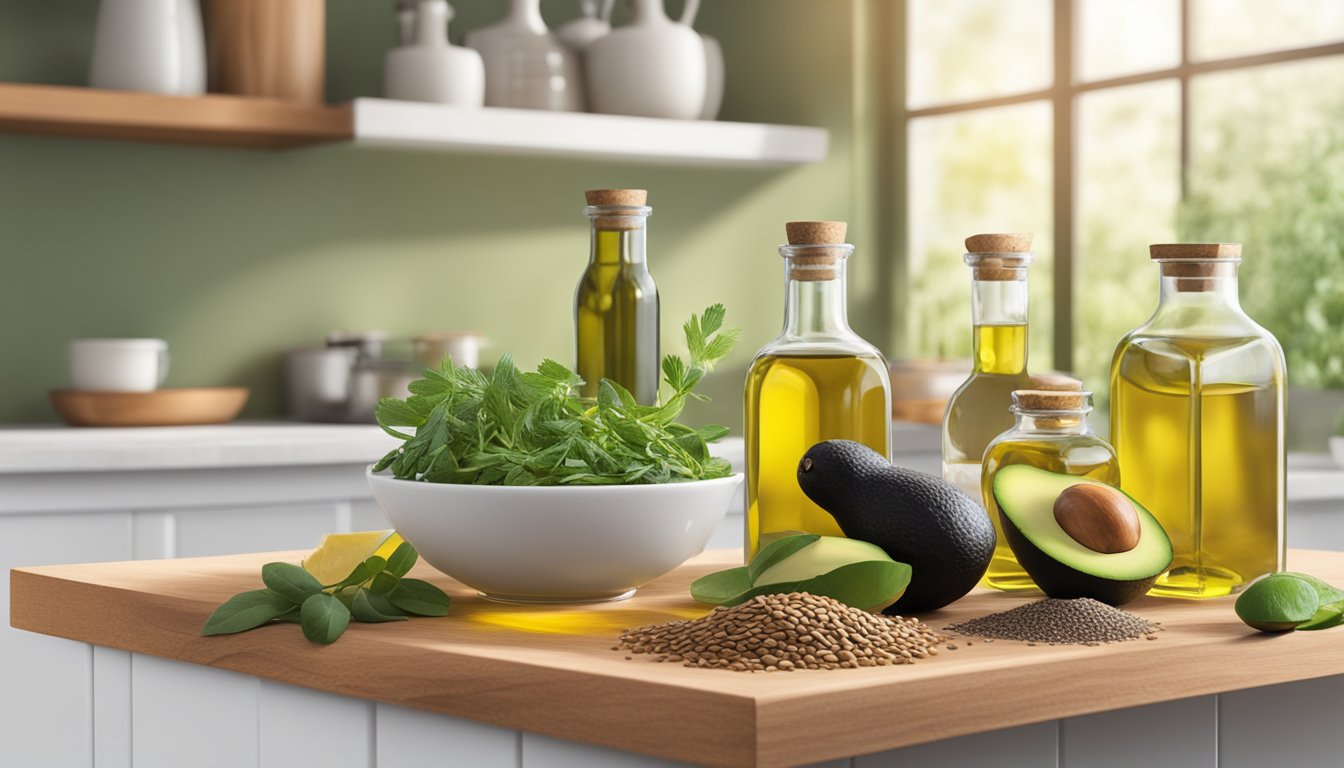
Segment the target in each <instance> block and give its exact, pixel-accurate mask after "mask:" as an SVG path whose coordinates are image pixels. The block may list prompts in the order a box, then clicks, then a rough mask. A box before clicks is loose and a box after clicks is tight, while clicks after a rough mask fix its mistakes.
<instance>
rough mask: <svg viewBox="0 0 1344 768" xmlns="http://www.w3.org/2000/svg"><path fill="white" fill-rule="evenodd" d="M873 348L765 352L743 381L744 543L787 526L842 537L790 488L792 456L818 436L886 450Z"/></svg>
mask: <svg viewBox="0 0 1344 768" xmlns="http://www.w3.org/2000/svg"><path fill="white" fill-rule="evenodd" d="M889 386H890V385H889V384H888V383H887V373H886V363H885V362H884V361H883V360H882V358H881V357H880V356H877V355H851V354H845V355H820V356H789V355H782V354H781V355H775V354H765V355H762V356H761V357H758V358H757V359H756V361H755V362H754V363H753V364H752V367H751V372H750V373H749V374H748V377H747V386H746V433H747V467H748V471H747V505H748V506H747V549H748V557H750V556H751V555H754V554H755V553H756V551H757V549H758V548H759V547H760V546H761V545H762V544H768V543H769V542H770V541H771V539H772V537H773V536H778V535H781V534H784V533H787V532H799V531H803V532H807V533H819V534H823V535H827V536H843V535H844V533H842V532H841V531H840V527H839V526H838V525H836V522H835V519H834V518H832V517H831V515H830V513H828V512H827V511H826V510H824V509H822V508H821V507H819V506H817V505H816V504H814V503H812V501H811V500H810V499H808V498H807V496H806V495H804V494H803V492H802V489H800V488H799V487H798V462H799V461H800V460H801V459H802V457H803V454H804V453H806V452H807V449H808V448H811V447H812V446H813V445H815V444H816V443H819V442H821V441H823V440H837V439H844V440H855V441H858V442H861V443H863V444H865V445H867V446H868V447H870V448H872V449H873V450H875V451H877V452H878V453H881V454H882V455H884V456H889V455H890V453H891V446H890V442H891V397H890V394H889Z"/></svg>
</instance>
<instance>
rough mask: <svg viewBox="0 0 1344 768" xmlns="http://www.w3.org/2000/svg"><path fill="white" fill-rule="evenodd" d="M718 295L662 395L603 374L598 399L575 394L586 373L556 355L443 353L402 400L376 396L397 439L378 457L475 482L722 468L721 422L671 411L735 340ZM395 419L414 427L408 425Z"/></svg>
mask: <svg viewBox="0 0 1344 768" xmlns="http://www.w3.org/2000/svg"><path fill="white" fill-rule="evenodd" d="M723 319H724V309H723V306H722V305H721V304H715V305H714V306H712V307H710V308H709V309H706V310H705V312H704V314H703V315H700V316H696V315H691V319H690V320H689V321H688V322H687V323H686V324H685V326H683V327H684V330H685V332H686V344H687V347H688V349H689V351H690V362H689V363H688V362H687V361H685V360H683V359H682V358H680V357H677V356H675V355H668V356H666V357H664V358H663V364H662V369H663V377H664V382H665V384H666V385H667V386H666V390H665V394H666V397H665V398H664V399H662V400H661V402H660V403H659V404H658V405H640V404H638V403H636V402H635V398H634V396H632V395H631V394H630V393H629V392H628V391H626V389H625V388H624V387H622V386H621V385H619V384H617V383H615V382H613V381H609V380H607V379H603V380H602V383H601V384H600V386H599V388H598V396H597V401H596V402H593V401H591V400H583V399H580V398H579V397H578V394H577V392H578V388H579V386H580V385H581V384H582V383H583V380H582V379H581V378H579V376H578V375H577V374H575V373H574V372H573V371H571V370H569V369H568V368H566V367H565V366H563V365H561V364H560V363H557V362H555V361H554V360H546V361H545V362H543V363H542V364H541V365H540V366H538V367H537V370H536V371H534V372H526V373H525V372H521V371H519V370H518V368H517V366H516V365H515V364H514V362H513V359H512V358H511V357H508V356H505V357H504V358H503V359H501V360H500V361H499V364H498V365H497V366H495V369H494V371H493V372H492V373H491V374H489V375H486V374H484V373H481V372H480V371H476V370H473V369H470V368H459V367H456V366H454V365H453V364H452V361H451V360H448V359H444V361H443V364H442V365H441V366H440V367H439V369H438V370H426V371H425V378H423V379H420V380H418V381H415V382H412V383H411V385H410V390H411V396H410V397H408V398H406V399H405V400H399V399H395V398H385V399H384V400H383V401H382V402H380V403H378V409H377V416H378V423H379V424H381V425H382V427H383V429H384V430H386V431H387V432H388V434H391V435H392V436H394V437H397V438H400V439H402V440H404V441H405V443H404V444H403V445H401V446H400V447H399V448H397V449H396V450H394V451H392V452H391V453H389V454H387V455H386V456H384V457H383V459H382V460H381V461H379V462H378V463H377V465H375V466H374V471H382V470H384V469H389V468H390V469H391V470H392V475H393V477H396V478H399V479H402V480H423V481H427V482H431V483H458V484H475V485H613V484H636V483H668V482H676V481H682V480H706V479H710V478H716V477H726V476H728V475H729V474H731V472H732V469H731V467H730V466H729V464H728V462H727V461H725V460H724V459H721V458H717V457H714V456H711V455H710V454H709V447H708V445H707V444H708V443H710V442H712V441H714V440H717V439H719V438H720V437H723V436H724V435H725V434H727V432H728V429H727V428H726V427H720V426H708V427H702V428H700V429H693V428H691V427H688V426H686V425H684V424H680V423H678V422H677V420H676V419H677V417H678V416H679V415H680V414H681V411H682V408H683V407H685V405H686V401H687V400H688V399H691V398H694V399H697V400H704V399H706V398H705V397H704V396H703V395H699V394H696V393H695V392H694V391H693V390H694V389H695V386H696V385H697V384H698V383H699V382H700V380H701V378H703V377H704V375H705V374H706V373H708V372H709V371H710V370H711V369H712V368H713V367H714V364H715V363H716V362H718V361H719V360H721V359H723V357H724V356H726V355H727V354H728V352H729V351H730V350H731V349H732V348H733V345H734V344H735V343H736V342H737V337H738V331H737V329H724V328H723ZM398 427H414V428H415V434H414V435H409V434H406V433H404V432H401V431H399V430H398V429H397V428H398Z"/></svg>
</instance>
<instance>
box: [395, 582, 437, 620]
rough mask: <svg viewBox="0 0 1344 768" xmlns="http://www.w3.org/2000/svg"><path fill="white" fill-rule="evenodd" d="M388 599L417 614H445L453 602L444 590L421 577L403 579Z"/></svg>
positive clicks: (404, 609) (399, 606) (397, 605)
mask: <svg viewBox="0 0 1344 768" xmlns="http://www.w3.org/2000/svg"><path fill="white" fill-rule="evenodd" d="M387 599H388V600H390V601H391V602H392V604H393V605H395V606H396V607H398V608H400V609H402V610H403V611H406V612H407V613H414V614H416V615H417V616H445V615H447V613H448V607H449V605H450V604H451V602H452V601H451V600H450V599H449V597H448V595H446V594H444V592H443V590H441V589H439V588H438V587H436V586H434V585H433V584H430V583H429V582H428V581H421V580H420V579H402V580H401V583H400V584H398V585H397V588H396V589H394V590H392V592H391V594H389V595H388V596H387Z"/></svg>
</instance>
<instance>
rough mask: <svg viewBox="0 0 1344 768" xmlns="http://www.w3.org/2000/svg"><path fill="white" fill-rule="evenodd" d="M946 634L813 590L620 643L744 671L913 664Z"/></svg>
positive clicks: (640, 632)
mask: <svg viewBox="0 0 1344 768" xmlns="http://www.w3.org/2000/svg"><path fill="white" fill-rule="evenodd" d="M942 641H943V637H942V636H941V635H939V634H938V633H937V632H935V631H934V630H933V629H931V628H930V627H928V626H927V625H925V624H922V623H920V621H919V620H918V619H903V618H901V617H899V616H881V615H878V614H872V613H868V612H867V611H863V610H859V609H858V608H851V607H849V606H848V605H845V604H844V603H842V602H840V601H838V600H835V599H833V598H830V597H818V596H816V595H812V594H808V593H807V592H793V593H791V594H787V595H782V594H781V595H758V596H756V597H754V598H752V599H751V600H748V601H747V602H745V603H742V604H740V605H735V606H732V607H727V606H719V607H718V608H715V609H714V611H713V612H712V613H710V614H709V615H708V616H704V617H702V618H699V619H691V620H687V621H669V622H667V623H666V624H654V625H653V626H649V627H641V628H639V629H630V630H626V631H625V632H623V633H621V640H620V645H617V646H615V647H614V648H613V650H619V649H621V648H624V649H626V650H628V651H630V652H633V653H648V654H655V655H656V657H657V658H656V659H655V661H672V662H681V663H682V665H683V666H687V667H714V668H719V669H731V670H735V671H738V672H757V671H762V670H763V671H766V672H772V671H775V670H788V671H792V670H795V669H841V668H845V669H852V668H856V667H884V666H888V665H891V664H910V663H912V662H914V660H915V659H923V658H925V657H928V656H932V655H935V654H936V653H937V651H936V650H935V649H934V645H935V644H937V643H940V642H942Z"/></svg>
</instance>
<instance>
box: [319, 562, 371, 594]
mask: <svg viewBox="0 0 1344 768" xmlns="http://www.w3.org/2000/svg"><path fill="white" fill-rule="evenodd" d="M371 578H373V569H371V568H369V565H368V563H357V564H356V565H355V567H354V568H352V569H351V570H350V575H349V576H346V577H345V578H344V579H341V580H340V581H338V582H336V583H335V584H328V585H327V586H326V588H327V589H345V588H346V587H353V586H355V585H356V584H363V583H364V582H366V581H368V580H369V579H371Z"/></svg>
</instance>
